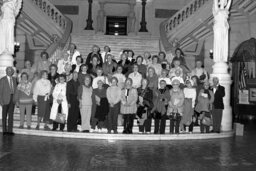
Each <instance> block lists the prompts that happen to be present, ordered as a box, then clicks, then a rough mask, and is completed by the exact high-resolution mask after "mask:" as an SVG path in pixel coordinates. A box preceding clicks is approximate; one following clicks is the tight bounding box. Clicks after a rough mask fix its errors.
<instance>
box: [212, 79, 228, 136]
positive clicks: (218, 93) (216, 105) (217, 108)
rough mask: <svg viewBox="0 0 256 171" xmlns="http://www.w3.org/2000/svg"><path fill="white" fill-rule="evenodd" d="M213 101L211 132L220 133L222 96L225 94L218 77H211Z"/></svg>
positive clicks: (222, 106) (222, 107)
mask: <svg viewBox="0 0 256 171" xmlns="http://www.w3.org/2000/svg"><path fill="white" fill-rule="evenodd" d="M212 88H213V89H212V90H213V93H214V102H213V109H212V119H213V132H216V133H220V129H221V120H222V112H223V109H224V103H223V97H224V96H225V88H224V87H223V86H221V85H220V84H219V78H217V77H214V78H213V87H212Z"/></svg>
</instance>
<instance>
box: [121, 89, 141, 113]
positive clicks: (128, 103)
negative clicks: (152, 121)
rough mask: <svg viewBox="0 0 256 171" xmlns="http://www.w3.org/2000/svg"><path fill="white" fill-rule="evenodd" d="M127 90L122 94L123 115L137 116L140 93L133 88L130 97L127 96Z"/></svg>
mask: <svg viewBox="0 0 256 171" xmlns="http://www.w3.org/2000/svg"><path fill="white" fill-rule="evenodd" d="M125 93H126V89H123V90H122V93H121V114H124V115H125V114H135V113H136V112H137V104H136V102H137V99H138V92H137V90H136V89H135V88H131V89H130V91H129V95H128V96H126V94H125Z"/></svg>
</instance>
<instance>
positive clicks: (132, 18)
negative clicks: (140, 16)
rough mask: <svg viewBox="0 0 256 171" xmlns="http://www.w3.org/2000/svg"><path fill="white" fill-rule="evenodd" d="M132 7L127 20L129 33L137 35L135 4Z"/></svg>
mask: <svg viewBox="0 0 256 171" xmlns="http://www.w3.org/2000/svg"><path fill="white" fill-rule="evenodd" d="M129 5H130V12H129V13H128V19H127V33H128V35H135V23H136V16H135V11H134V6H135V4H129Z"/></svg>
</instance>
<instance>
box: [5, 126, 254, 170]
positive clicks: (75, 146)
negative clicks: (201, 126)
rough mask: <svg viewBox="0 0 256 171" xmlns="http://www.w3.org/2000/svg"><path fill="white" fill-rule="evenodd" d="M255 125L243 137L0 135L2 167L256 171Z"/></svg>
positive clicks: (9, 168)
mask: <svg viewBox="0 0 256 171" xmlns="http://www.w3.org/2000/svg"><path fill="white" fill-rule="evenodd" d="M255 133H256V124H255V123H251V124H247V125H246V127H245V135H244V136H243V137H238V136H237V137H232V138H224V139H215V140H182V141H177V140H176V141H118V140H117V141H115V140H85V139H66V138H50V137H38V136H31V135H15V136H14V137H2V136H1V135H0V170H1V171H5V170H8V171H9V170H10V171H13V170H14V171H15V170H18V171H19V170H21V171H23V170H24V171H30V170H31V171H32V170H35V171H41V170H42V171H50V170H57V171H62V170H65V171H76V170H79V171H80V170H81V171H83V170H129V171H130V170H156V171H158V170H168V171H169V170H175V171H177V170H182V171H183V170H192V171H194V170H195V171H197V170H207V171H211V170H213V171H215V170H216V171H218V170H232V171H233V170H238V171H244V170H252V171H253V170H256V136H255V135H256V134H255Z"/></svg>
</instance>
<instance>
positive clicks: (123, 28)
mask: <svg viewBox="0 0 256 171" xmlns="http://www.w3.org/2000/svg"><path fill="white" fill-rule="evenodd" d="M106 35H115V36H125V35H127V17H119V16H107V22H106Z"/></svg>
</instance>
